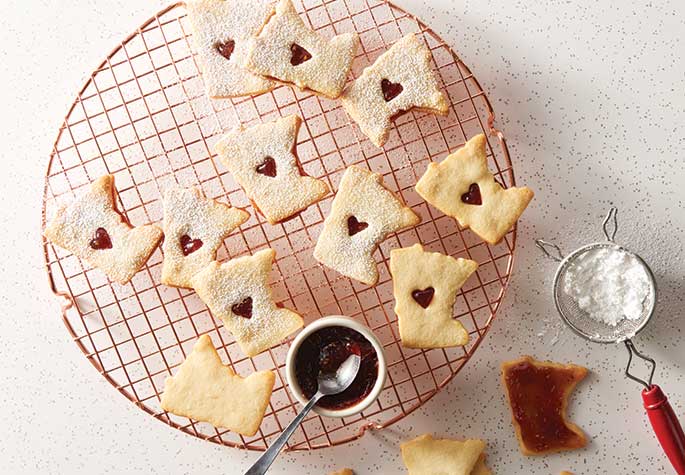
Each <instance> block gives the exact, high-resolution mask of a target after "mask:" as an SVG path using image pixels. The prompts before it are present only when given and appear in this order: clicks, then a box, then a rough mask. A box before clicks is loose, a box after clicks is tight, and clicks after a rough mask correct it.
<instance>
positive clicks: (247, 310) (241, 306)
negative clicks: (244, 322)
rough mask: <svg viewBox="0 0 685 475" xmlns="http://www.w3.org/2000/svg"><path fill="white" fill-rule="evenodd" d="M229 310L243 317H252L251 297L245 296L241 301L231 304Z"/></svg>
mask: <svg viewBox="0 0 685 475" xmlns="http://www.w3.org/2000/svg"><path fill="white" fill-rule="evenodd" d="M231 311H232V312H233V313H235V314H236V315H238V316H239V317H243V318H252V297H246V298H244V299H243V301H242V302H240V303H236V304H233V305H232V306H231Z"/></svg>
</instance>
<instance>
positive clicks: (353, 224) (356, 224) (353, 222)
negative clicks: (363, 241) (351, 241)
mask: <svg viewBox="0 0 685 475" xmlns="http://www.w3.org/2000/svg"><path fill="white" fill-rule="evenodd" d="M368 227H369V223H365V222H364V221H359V220H358V219H357V217H356V216H354V215H352V216H350V217H349V218H347V234H349V235H350V236H354V235H355V234H357V233H358V232H361V231H363V230H365V229H366V228H368Z"/></svg>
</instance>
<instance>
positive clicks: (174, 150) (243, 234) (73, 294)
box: [42, 0, 516, 450]
mask: <svg viewBox="0 0 685 475" xmlns="http://www.w3.org/2000/svg"><path fill="white" fill-rule="evenodd" d="M296 3H297V2H296ZM297 8H298V10H299V11H300V13H301V14H302V15H303V16H304V17H305V18H306V20H307V21H308V22H309V23H310V24H311V26H312V27H313V28H315V29H316V30H318V31H320V32H322V33H323V34H324V35H328V36H332V35H334V34H338V33H341V32H345V31H357V32H358V33H359V35H360V38H361V51H360V53H359V54H358V56H357V58H355V61H354V63H353V71H352V76H353V77H357V76H358V75H359V74H360V73H361V71H362V69H363V68H364V67H365V66H367V65H369V64H371V63H372V62H373V61H374V60H375V59H376V58H377V57H378V56H379V55H380V54H382V52H383V51H385V50H386V49H387V48H388V47H389V45H391V44H393V43H394V42H395V41H396V40H398V39H399V38H400V37H402V36H403V35H405V34H407V33H409V32H415V33H416V34H417V35H419V37H420V38H422V39H423V40H424V41H425V42H426V44H427V45H428V47H429V48H430V50H431V52H432V54H433V60H434V65H433V67H434V69H435V71H436V74H437V76H438V77H439V80H440V81H441V85H442V87H443V90H444V91H445V92H446V94H447V96H448V98H449V101H450V110H449V114H448V115H447V116H445V117H437V116H434V115H431V114H426V113H423V112H420V111H410V112H408V113H406V114H404V115H402V116H400V117H398V118H397V119H396V121H395V125H394V127H393V131H392V133H391V136H390V138H389V140H388V142H387V143H386V145H385V147H384V148H376V147H375V146H373V145H372V144H371V143H370V142H369V141H368V140H367V139H366V138H365V137H364V136H363V134H361V132H360V131H359V129H358V128H357V126H356V125H354V124H353V123H352V122H351V121H350V120H349V119H348V118H347V116H346V115H345V113H344V111H343V110H342V108H341V107H340V105H339V102H337V101H332V100H328V99H324V98H320V97H317V96H314V95H312V94H310V93H306V92H300V91H296V90H293V89H292V88H290V87H287V86H281V87H278V88H276V89H274V90H273V91H272V92H269V93H266V94H263V95H260V96H256V97H246V98H240V99H231V100H210V99H208V98H207V97H206V95H205V93H204V87H203V84H202V78H201V76H200V71H199V69H198V65H197V62H196V58H195V57H194V55H193V54H192V51H191V49H190V46H189V42H188V37H189V33H188V25H187V23H186V18H185V9H184V6H183V4H182V3H178V4H174V5H170V6H169V7H167V8H165V9H164V10H162V11H160V12H159V13H158V14H156V15H155V16H154V17H153V18H151V19H150V20H148V21H146V22H145V23H144V24H143V25H142V26H141V27H140V28H139V29H138V30H137V31H136V32H134V33H133V34H132V35H130V36H129V37H128V38H126V39H125V40H124V41H123V42H122V43H121V44H120V45H118V46H117V47H116V48H115V49H114V51H113V52H112V53H111V54H110V55H109V56H108V57H107V59H105V60H104V61H103V62H102V63H101V64H100V66H98V68H97V69H96V70H95V71H94V72H93V73H92V75H91V77H90V78H89V79H88V81H87V82H86V84H85V85H84V87H83V88H82V89H81V91H79V93H78V95H77V97H76V100H75V101H74V103H73V105H72V106H71V108H70V109H69V111H68V113H67V116H66V119H65V121H64V123H63V125H62V127H61V128H60V130H59V134H58V136H57V140H56V142H55V145H54V149H53V151H52V155H51V157H50V162H49V166H48V171H47V176H46V181H45V190H44V206H43V215H42V224H43V226H45V223H46V221H47V219H49V217H50V216H52V213H54V209H55V208H56V207H57V205H59V204H61V203H65V202H68V201H70V200H71V199H73V197H74V196H75V195H76V194H78V193H80V192H81V191H83V190H84V189H85V187H87V186H88V184H89V183H90V182H91V181H92V180H93V179H95V178H97V177H98V176H100V175H103V174H106V173H111V174H113V175H114V176H115V182H116V186H117V190H118V198H117V200H118V205H119V209H121V210H122V213H123V215H124V216H125V217H126V218H127V219H128V220H129V221H130V222H131V223H132V224H133V225H141V224H146V223H151V222H158V221H160V220H161V217H162V207H161V201H160V197H161V195H162V192H163V190H164V189H165V188H166V187H167V186H169V185H172V184H176V183H178V184H181V185H184V186H191V185H196V186H200V187H201V189H202V190H203V192H204V193H205V195H206V196H208V197H210V198H221V199H225V200H228V201H229V202H230V203H231V204H232V205H233V206H238V207H243V208H247V209H249V210H250V212H251V215H252V216H251V217H250V219H249V221H248V222H246V223H245V224H244V225H243V226H242V227H241V228H240V230H238V231H236V232H234V233H233V234H232V235H231V236H229V237H228V238H227V239H226V240H225V242H224V244H223V246H222V247H221V248H220V250H219V254H218V259H219V260H220V261H223V260H226V259H229V258H232V257H236V256H240V255H245V254H251V253H254V252H255V251H257V250H259V249H263V248H266V247H271V248H273V249H275V250H276V252H277V256H278V257H277V261H276V263H275V265H274V270H273V272H272V275H271V278H270V284H271V286H272V289H273V293H274V297H275V299H276V301H277V302H278V303H279V304H281V305H284V306H286V307H289V308H294V309H297V311H298V312H299V313H301V314H303V315H304V316H305V323H308V322H311V321H312V320H314V319H316V318H318V317H320V316H323V315H330V314H343V315H348V316H351V317H353V318H356V319H359V320H360V321H362V322H364V323H365V324H366V325H368V326H369V327H370V328H371V329H372V330H373V331H374V332H375V333H376V335H377V336H378V337H379V339H380V341H381V342H382V344H383V346H384V349H385V352H386V357H387V361H388V378H387V383H386V386H385V388H384V389H383V392H382V393H381V395H380V397H379V398H378V400H377V402H375V403H374V404H373V405H372V406H371V407H370V408H369V409H367V410H366V411H364V413H362V414H360V415H357V416H354V417H350V418H346V419H330V418H326V419H324V418H321V417H319V416H317V415H311V416H310V417H308V418H307V419H306V420H305V422H304V424H303V425H302V426H301V428H300V429H299V430H298V431H297V433H296V434H295V435H294V436H293V438H292V439H291V441H290V442H289V444H288V447H287V448H288V450H310V449H314V448H319V447H326V446H331V445H336V444H340V443H344V442H347V441H350V440H354V439H356V438H358V437H360V436H361V435H363V434H364V433H365V432H366V431H367V429H380V428H383V427H386V426H388V425H390V424H392V423H394V422H396V421H398V420H399V419H401V418H403V417H404V416H406V415H407V414H409V413H411V412H412V411H413V410H415V409H416V408H418V407H419V406H421V405H422V404H423V403H425V402H426V401H427V400H428V399H430V398H431V397H432V396H433V395H434V394H436V393H437V392H438V391H439V390H440V389H441V388H442V387H443V386H445V385H446V384H447V383H448V382H449V381H450V380H451V379H452V378H453V377H454V375H455V374H457V372H458V371H459V370H460V369H461V368H462V367H463V365H464V364H465V363H466V362H467V361H468V360H469V358H470V357H471V356H472V355H473V353H474V352H475V350H476V348H477V347H478V345H479V343H480V342H481V340H482V338H483V337H484V335H485V333H486V332H487V331H488V329H489V327H490V323H491V321H492V318H493V317H494V316H495V313H496V311H497V309H498V307H499V305H500V302H501V300H502V297H503V295H504V292H505V290H506V287H507V285H508V283H509V277H510V274H511V271H512V265H513V257H514V248H515V244H516V230H515V229H513V230H511V231H510V232H509V233H508V234H507V235H506V236H505V238H504V239H503V241H502V242H501V243H500V244H498V245H495V246H491V245H487V244H486V243H484V242H483V241H482V240H480V239H479V238H478V237H477V236H475V235H474V234H473V233H471V232H470V231H468V230H464V229H461V228H460V227H459V226H458V225H457V224H456V223H455V221H454V220H453V219H451V218H449V217H446V216H444V215H442V214H441V213H440V212H438V211H437V210H436V209H434V208H432V207H430V206H429V205H428V204H426V203H425V202H424V201H423V200H421V198H420V197H419V196H418V195H417V193H416V192H415V190H414V185H415V183H416V181H417V178H418V177H419V176H420V175H421V173H422V172H423V170H425V167H426V165H427V164H428V162H429V160H441V159H442V158H444V156H446V155H447V153H448V151H450V150H455V149H456V148H457V147H459V146H460V145H462V144H463V143H464V142H465V141H466V140H467V139H468V138H470V137H472V136H474V135H475V134H478V133H486V135H488V134H489V135H490V138H489V143H488V160H489V166H490V167H491V170H493V171H495V176H496V179H497V180H498V181H499V182H500V183H502V184H503V185H504V186H513V185H514V184H515V182H514V174H513V169H512V165H511V161H510V158H509V154H508V151H507V147H506V142H505V139H504V137H503V135H502V134H501V133H500V132H498V131H497V130H495V129H494V128H493V120H494V114H493V111H492V107H491V106H490V103H489V101H488V99H487V97H486V95H485V93H484V91H483V89H482V88H481V86H480V84H479V83H478V81H477V80H476V78H475V77H474V76H473V74H472V73H471V72H470V70H469V69H468V68H467V67H466V65H464V63H463V62H462V61H461V60H460V59H459V58H458V56H457V55H456V54H455V53H454V52H453V51H452V50H451V49H450V47H449V46H447V45H446V44H445V42H444V41H442V40H441V39H440V38H439V37H438V36H437V35H436V34H435V33H434V32H433V31H432V30H430V29H429V28H428V27H427V26H426V25H425V24H424V23H422V22H421V21H420V20H418V19H417V18H416V17H414V16H412V15H410V14H408V13H407V12H405V11H404V10H402V9H401V8H399V7H397V6H394V5H392V4H391V3H387V2H384V1H378V0H326V1H324V2H321V1H320V0H304V2H303V3H302V2H301V3H297ZM288 114H298V115H300V116H301V117H302V118H303V119H304V122H303V126H302V129H301V131H300V134H299V137H298V143H297V154H298V156H299V160H300V162H301V166H302V168H303V170H304V171H305V172H306V173H307V174H309V175H311V176H315V177H320V178H322V179H325V180H327V182H328V183H329V185H330V186H331V188H332V189H333V190H335V189H337V185H338V183H339V181H340V178H341V176H342V173H343V172H344V170H345V168H346V167H347V166H349V165H351V164H360V165H362V166H366V167H368V168H370V169H371V170H373V171H376V172H379V173H381V174H383V176H384V180H385V184H386V186H387V187H388V188H389V189H391V190H392V191H394V192H396V193H397V194H398V195H400V197H401V198H402V200H403V201H404V202H405V203H407V204H408V205H409V206H411V207H412V208H413V209H414V211H416V212H417V213H418V214H419V215H420V216H421V217H422V222H421V224H419V225H418V226H416V227H414V228H412V229H408V230H404V231H401V232H399V233H396V234H393V235H391V236H389V237H388V239H386V240H385V241H384V242H383V243H382V244H381V246H380V247H379V248H378V250H377V251H376V253H375V257H376V260H377V262H378V267H379V270H380V279H379V281H378V284H377V285H376V286H373V287H368V286H365V285H362V284H360V283H358V282H354V281H351V280H350V279H347V278H343V277H341V276H340V275H339V274H337V273H336V272H334V271H332V270H330V269H327V268H324V267H322V266H320V265H319V264H318V263H317V262H316V261H315V260H314V259H313V257H312V249H313V246H314V243H315V242H316V239H317V237H318V234H319V232H320V230H321V225H322V223H323V220H324V218H325V216H326V215H327V213H328V211H329V209H330V205H331V200H332V198H331V197H329V198H327V199H325V200H323V201H322V202H320V203H318V204H316V205H314V206H311V207H309V208H308V209H307V210H305V211H304V212H302V213H301V214H299V215H297V216H296V217H294V218H293V219H291V220H288V221H286V222H284V223H281V224H279V225H276V226H271V225H269V224H268V223H267V222H266V221H265V220H264V219H263V218H262V217H261V216H260V215H258V214H257V213H255V212H254V211H253V210H251V209H250V203H249V201H248V200H247V198H246V196H245V195H244V193H243V192H242V190H241V189H240V187H239V186H238V185H237V183H236V182H235V181H234V180H233V178H232V177H231V176H230V174H229V173H227V171H226V170H224V169H223V168H222V167H221V166H218V165H217V163H216V161H215V160H214V152H213V145H214V143H215V142H216V141H217V140H218V138H219V137H220V134H221V133H222V132H223V131H226V130H229V129H232V128H234V127H235V126H237V125H238V124H242V125H246V126H249V125H252V124H255V123H258V122H264V121H269V120H273V119H275V118H277V117H279V116H285V115H288ZM490 142H492V143H490ZM415 242H421V243H422V244H423V245H424V247H425V248H427V249H429V250H432V251H439V252H442V253H445V254H449V255H453V256H461V257H468V258H470V259H474V260H476V261H477V262H478V263H479V268H478V271H477V272H476V273H475V274H474V275H473V276H472V277H471V279H470V280H469V281H468V282H467V283H466V285H465V286H464V287H463V288H462V290H461V291H460V292H459V296H458V299H457V303H456V305H455V318H458V319H459V320H460V321H461V322H462V323H463V324H464V325H465V327H466V328H467V329H468V330H469V334H470V336H471V341H470V342H469V344H468V345H467V346H465V347H459V348H452V349H435V350H412V349H407V348H403V347H402V346H401V343H400V340H399V333H398V329H397V318H396V316H395V314H394V311H393V305H394V300H393V295H392V285H391V281H390V274H389V266H388V258H389V251H390V249H392V248H396V247H399V246H407V245H411V244H412V243H415ZM43 245H44V252H45V259H46V267H47V273H48V277H49V281H50V285H51V288H52V290H53V291H54V292H55V294H57V295H59V296H61V297H62V299H63V309H62V310H63V311H62V314H63V319H64V323H65V324H66V326H67V329H68V330H69V332H70V334H71V336H72V337H73V339H74V341H75V342H76V344H77V345H78V346H79V348H80V349H81V350H82V351H83V353H84V354H85V355H86V357H87V358H88V360H89V361H90V362H91V363H92V364H93V366H94V367H95V368H96V369H97V370H98V371H99V372H100V373H101V374H102V375H103V376H104V377H105V378H106V379H107V381H109V383H110V384H112V385H113V386H114V387H115V388H116V389H117V390H118V391H119V392H121V393H122V394H123V395H125V396H126V397H127V398H128V399H130V400H131V401H132V402H133V403H135V404H136V405H137V406H138V407H140V408H141V409H143V410H145V411H146V412H148V413H149V414H151V415H153V416H154V417H156V418H157V419H160V420H162V421H164V422H165V423H167V424H169V425H171V426H173V427H175V428H178V429H180V430H182V431H184V432H186V433H188V434H191V435H194V436H196V437H200V438H202V439H205V440H209V441H212V442H215V443H219V444H223V445H228V446H234V447H243V448H247V449H253V450H264V449H265V448H266V447H267V446H268V445H269V442H270V441H271V440H273V439H274V438H275V437H276V436H277V435H278V434H279V433H280V431H281V430H282V429H283V427H284V426H285V425H287V423H288V422H289V421H290V420H291V419H292V417H294V415H295V413H296V412H297V410H298V405H297V402H296V401H295V399H294V398H293V397H292V396H291V395H290V394H289V392H288V389H287V387H286V382H285V374H284V361H285V354H286V352H287V346H288V342H284V343H283V344H281V345H279V346H276V347H274V348H271V349H270V350H268V351H266V352H264V353H262V354H261V355H258V356H257V357H254V358H246V357H245V356H244V355H243V354H242V353H241V352H240V350H239V348H238V347H237V345H236V344H235V342H234V341H233V339H232V337H231V336H230V334H229V333H228V332H226V330H225V329H224V328H223V326H222V325H221V324H220V323H219V322H217V321H216V320H215V319H213V318H212V316H211V315H210V314H209V312H208V310H207V308H206V307H205V306H204V304H203V303H202V302H201V301H200V300H199V298H198V297H197V296H196V295H195V293H193V292H191V291H188V290H182V289H176V288H170V287H166V286H163V285H161V284H160V283H159V282H160V273H161V263H162V259H163V256H162V253H161V251H160V250H157V251H155V253H154V254H153V255H152V257H151V258H150V260H149V261H148V263H147V264H146V266H145V267H144V268H143V269H142V270H141V271H140V272H139V273H138V274H137V275H136V276H135V277H134V278H133V280H132V281H131V282H130V283H129V284H126V285H119V284H116V283H113V282H110V281H109V280H108V279H107V278H106V277H105V276H104V274H102V273H101V272H100V271H98V270H97V269H91V268H89V266H87V265H86V264H85V263H83V262H81V261H80V260H79V259H78V258H76V257H75V256H73V255H72V254H70V253H68V252H66V251H64V250H62V249H60V248H57V247H54V246H52V245H51V244H50V243H48V242H47V241H44V243H43ZM203 333H207V334H209V335H210V336H211V337H212V340H213V342H214V344H215V345H216V346H217V348H218V349H219V351H220V354H221V356H222V358H223V359H224V361H226V362H228V363H230V364H231V365H232V366H233V367H234V369H235V370H236V371H237V372H238V373H239V374H248V373H250V372H252V371H255V370H264V369H273V370H275V371H276V374H277V378H276V385H275V388H274V393H273V397H272V399H271V402H270V404H269V407H268V409H267V412H266V415H265V418H264V422H263V424H262V426H261V429H260V430H259V432H258V433H257V434H256V435H255V436H254V437H243V436H240V435H237V434H234V433H231V432H228V431H225V430H221V429H218V428H214V427H212V426H211V425H208V424H205V423H200V422H196V421H193V420H189V419H186V418H182V417H177V416H174V415H172V414H168V413H166V412H164V411H163V410H161V408H160V406H159V396H160V394H161V393H162V391H163V388H164V380H165V379H166V377H167V376H169V375H170V374H173V373H174V369H175V368H176V367H177V366H178V365H180V364H181V362H182V361H183V360H184V358H185V356H186V355H187V354H188V352H189V351H190V349H191V348H192V345H193V343H194V342H195V340H196V338H197V337H198V335H201V334H203Z"/></svg>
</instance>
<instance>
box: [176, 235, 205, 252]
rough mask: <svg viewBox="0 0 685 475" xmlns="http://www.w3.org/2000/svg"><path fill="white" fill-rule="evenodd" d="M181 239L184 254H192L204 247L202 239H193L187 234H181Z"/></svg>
mask: <svg viewBox="0 0 685 475" xmlns="http://www.w3.org/2000/svg"><path fill="white" fill-rule="evenodd" d="M179 241H180V243H181V251H183V255H184V256H187V255H188V254H192V253H193V252H195V251H197V250H198V249H200V248H201V247H202V241H201V240H200V239H192V238H191V237H190V236H188V235H187V234H184V235H183V236H181V239H180V240H179Z"/></svg>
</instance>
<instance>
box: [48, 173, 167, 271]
mask: <svg viewBox="0 0 685 475" xmlns="http://www.w3.org/2000/svg"><path fill="white" fill-rule="evenodd" d="M114 192H115V190H114V176H113V175H105V176H102V177H100V178H98V179H97V180H95V181H94V182H93V183H92V184H91V185H90V189H89V190H88V191H87V192H86V193H84V194H82V195H81V196H80V197H78V198H77V199H76V200H74V201H73V202H72V203H71V204H70V205H69V206H64V207H61V208H60V209H59V210H58V211H57V213H56V214H55V217H54V218H53V219H52V221H51V222H50V224H48V226H47V227H46V228H45V232H44V235H45V237H46V238H48V239H49V240H50V241H51V242H53V243H54V244H56V245H58V246H60V247H62V248H64V249H66V250H68V251H70V252H72V253H74V255H75V256H77V257H79V258H80V259H83V260H85V261H87V262H88V263H89V264H91V265H92V266H94V267H97V268H99V269H100V270H102V271H103V272H104V273H105V274H107V276H108V277H109V278H110V279H111V280H113V281H115V282H119V283H120V284H125V283H127V282H128V281H130V280H131V278H132V277H133V276H134V275H135V274H136V272H138V271H139V270H140V268H141V267H142V266H143V264H145V262H147V260H148V258H149V257H150V254H152V252H153V251H154V250H155V248H156V247H157V245H158V244H159V241H160V240H161V239H162V230H161V229H160V228H158V227H157V226H154V225H146V226H137V227H132V226H131V225H130V224H128V223H127V222H126V221H125V219H124V217H123V216H122V215H121V214H120V213H119V211H118V210H117V208H116V204H115V202H114Z"/></svg>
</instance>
